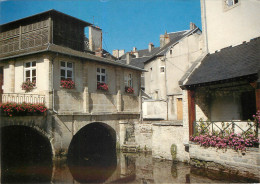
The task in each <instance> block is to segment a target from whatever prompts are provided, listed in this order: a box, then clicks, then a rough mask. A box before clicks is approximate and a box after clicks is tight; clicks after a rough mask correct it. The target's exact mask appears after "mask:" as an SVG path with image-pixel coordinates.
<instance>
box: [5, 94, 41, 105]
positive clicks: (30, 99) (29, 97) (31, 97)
mask: <svg viewBox="0 0 260 184" xmlns="http://www.w3.org/2000/svg"><path fill="white" fill-rule="evenodd" d="M5 102H15V103H23V102H26V103H33V104H35V103H45V96H44V95H37V94H21V93H4V94H2V103H5Z"/></svg>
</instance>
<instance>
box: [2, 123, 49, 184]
mask: <svg viewBox="0 0 260 184" xmlns="http://www.w3.org/2000/svg"><path fill="white" fill-rule="evenodd" d="M0 131H1V149H2V155H1V157H2V158H1V162H2V163H1V165H2V169H3V174H2V181H3V182H6V183H9V182H10V183H12V182H32V183H34V182H49V181H50V180H51V176H52V171H53V168H52V159H53V156H54V155H53V147H52V144H51V142H50V141H49V138H48V137H47V136H46V134H43V133H42V132H41V131H38V130H37V129H36V128H33V127H30V126H24V125H1V127H0ZM15 168H17V169H15ZM36 168H39V169H41V168H45V174H44V175H41V174H40V173H39V172H38V171H37V169H36ZM21 169H22V170H24V171H25V172H23V173H22V174H20V173H19V172H18V173H17V171H19V170H21ZM28 171H29V172H28Z"/></svg>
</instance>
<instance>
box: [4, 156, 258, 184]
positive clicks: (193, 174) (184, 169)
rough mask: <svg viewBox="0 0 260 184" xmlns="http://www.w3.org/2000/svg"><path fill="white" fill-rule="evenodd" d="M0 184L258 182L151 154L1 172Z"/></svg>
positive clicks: (84, 160)
mask: <svg viewBox="0 0 260 184" xmlns="http://www.w3.org/2000/svg"><path fill="white" fill-rule="evenodd" d="M1 179H2V180H1V181H2V183H9V182H17V183H23V182H30V183H74V184H77V183H143V184H146V183H147V184H148V183H237V182H239V183H243V182H245V183H250V182H254V183H257V182H259V181H256V180H252V179H246V178H241V177H238V176H232V175H228V174H221V173H219V172H213V171H207V170H203V169H198V168H194V167H191V166H189V165H188V164H184V163H181V162H178V163H174V162H172V161H166V160H159V159H154V158H152V156H151V155H150V154H129V153H128V154H124V153H119V154H117V155H107V156H105V157H104V156H101V155H95V156H92V157H83V158H81V159H77V160H76V161H75V160H70V161H69V162H68V163H67V161H65V160H60V161H55V162H54V163H47V162H43V163H40V162H37V163H34V164H32V163H29V164H26V165H23V166H18V165H16V166H15V167H12V168H3V167H2V172H1Z"/></svg>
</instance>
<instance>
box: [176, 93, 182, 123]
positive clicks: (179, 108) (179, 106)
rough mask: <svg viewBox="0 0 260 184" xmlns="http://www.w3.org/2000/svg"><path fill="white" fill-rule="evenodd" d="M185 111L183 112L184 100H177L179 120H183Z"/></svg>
mask: <svg viewBox="0 0 260 184" xmlns="http://www.w3.org/2000/svg"><path fill="white" fill-rule="evenodd" d="M182 117H183V110H182V98H177V120H182Z"/></svg>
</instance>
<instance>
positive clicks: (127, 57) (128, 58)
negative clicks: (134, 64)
mask: <svg viewBox="0 0 260 184" xmlns="http://www.w3.org/2000/svg"><path fill="white" fill-rule="evenodd" d="M131 59H132V54H131V53H129V52H128V53H126V64H128V65H129V64H130V62H131Z"/></svg>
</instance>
